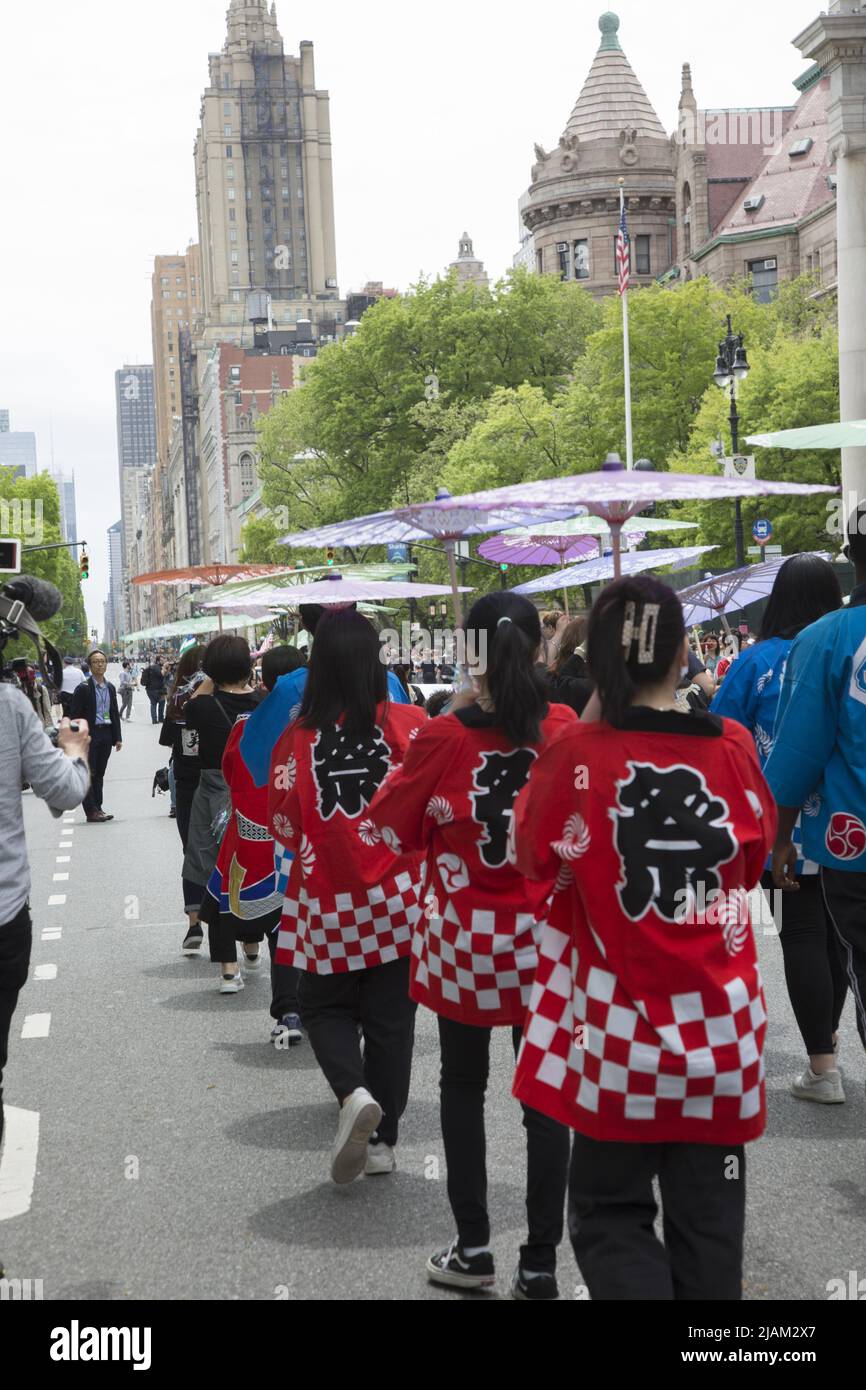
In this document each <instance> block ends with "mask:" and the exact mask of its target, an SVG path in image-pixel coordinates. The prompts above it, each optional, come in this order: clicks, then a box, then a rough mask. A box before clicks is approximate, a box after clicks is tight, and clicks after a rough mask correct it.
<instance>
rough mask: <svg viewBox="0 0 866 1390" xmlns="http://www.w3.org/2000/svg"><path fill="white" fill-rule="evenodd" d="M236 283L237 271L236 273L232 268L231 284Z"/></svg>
mask: <svg viewBox="0 0 866 1390" xmlns="http://www.w3.org/2000/svg"><path fill="white" fill-rule="evenodd" d="M237 283H238V273H237V271H236V270H233V271H232V284H233V285H236V284H237Z"/></svg>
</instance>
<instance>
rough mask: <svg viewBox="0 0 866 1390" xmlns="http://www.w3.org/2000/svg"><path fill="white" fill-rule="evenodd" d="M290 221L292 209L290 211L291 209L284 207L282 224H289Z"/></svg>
mask: <svg viewBox="0 0 866 1390" xmlns="http://www.w3.org/2000/svg"><path fill="white" fill-rule="evenodd" d="M291 220H292V209H291V208H286V207H284V208H283V221H284V222H291Z"/></svg>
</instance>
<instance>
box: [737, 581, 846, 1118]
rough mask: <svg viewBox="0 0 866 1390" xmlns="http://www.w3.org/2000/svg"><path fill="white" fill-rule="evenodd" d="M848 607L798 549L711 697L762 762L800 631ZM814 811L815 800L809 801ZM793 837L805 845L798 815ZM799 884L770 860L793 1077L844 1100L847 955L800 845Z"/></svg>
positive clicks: (794, 1085)
mask: <svg viewBox="0 0 866 1390" xmlns="http://www.w3.org/2000/svg"><path fill="white" fill-rule="evenodd" d="M841 607H842V590H841V588H840V586H839V580H838V578H837V575H836V571H835V570H834V568H833V566H832V565H830V564H828V563H827V561H826V560H823V559H822V558H821V556H820V555H792V556H791V558H790V560H786V561H785V563H784V565H782V568H781V569H780V570H779V573H778V574H777V575H776V581H775V583H774V585H773V591H772V593H771V594H770V600H769V603H768V604H767V608H766V611H765V613H764V620H763V622H762V624H761V631H760V634H759V637H758V641H757V643H756V644H755V645H754V646H751V647H744V648H743V650H742V652H741V654H740V656H739V658H738V659H737V661H735V662H734V664H733V665H732V667H731V669H730V671H729V672H728V675H727V678H726V680H725V683H724V685H723V686H722V688H721V689H720V690H719V693H718V694H717V695H716V698H715V699H714V701H713V705H712V708H713V713H714V714H721V715H727V717H728V718H729V719H736V720H737V722H738V723H740V724H742V725H743V726H744V727H745V728H747V729H748V730H749V733H750V734H751V735H752V737H753V738H754V740H755V747H756V749H757V752H758V760H759V761H760V764H761V767H762V768H763V767H764V765H765V764H766V762H767V759H768V758H769V756H770V749H771V748H772V746H773V736H774V730H775V724H776V712H777V710H778V708H779V696H780V694H781V691H782V677H783V675H784V671H785V664H786V662H787V660H788V653H789V651H790V650H791V647H792V646H793V645H794V638H795V637H796V636H797V635H798V633H800V632H802V631H803V629H804V628H806V627H810V626H811V624H812V623H815V622H817V621H818V619H819V618H823V617H824V615H825V613H835V612H836V610H837V609H839V608H841ZM805 813H806V815H809V814H810V813H811V807H810V804H809V803H807V805H806V807H805ZM794 844H795V845H797V846H799V845H800V844H801V835H800V822H799V820H798V822H797V824H796V826H795V827H794ZM795 882H796V885H797V886H796V889H794V890H792V891H791V892H787V893H782V892H778V891H776V890H774V888H773V879H772V875H771V873H770V865H769V863H768V864H767V866H766V869H765V871H764V875H763V878H762V879H761V885H762V887H763V888H764V889H765V890H766V891H767V892H769V894H770V900H771V901H772V902H774V903H775V904H776V911H775V912H774V918H775V919H776V926H777V929H778V931H779V934H780V939H781V943H782V956H783V959H784V964H785V982H786V984H787V986H788V996H789V998H790V1000H791V1007H792V1008H793V1010H794V1017H795V1018H796V1020H797V1026H798V1028H799V1029H800V1034H801V1036H802V1038H803V1042H804V1045H805V1048H806V1053H807V1055H808V1059H809V1064H808V1066H807V1068H806V1070H805V1071H804V1072H802V1073H801V1075H799V1076H797V1077H795V1078H794V1080H793V1081H792V1082H791V1093H792V1095H794V1096H795V1097H796V1098H797V1099H798V1100H811V1101H817V1102H818V1103H819V1104H823V1105H834V1104H835V1105H839V1104H841V1103H842V1102H843V1101H844V1099H845V1092H844V1090H843V1087H842V1077H841V1075H840V1073H839V1068H838V1066H837V1065H836V1030H837V1029H838V1027H839V1020H840V1018H841V1017H842V1008H843V1006H844V1003H845V996H846V994H847V992H848V980H847V975H846V971H845V962H844V960H843V958H842V952H841V949H840V946H839V942H838V939H837V937H836V933H835V932H834V930H833V927H832V925H831V923H830V922H829V921H828V920H827V915H826V913H825V911H824V902H823V898H822V896H821V875H820V865H818V864H816V863H814V861H813V860H810V859H804V857H803V855H802V854H801V853H800V851H799V848H798V857H797V864H796V870H795Z"/></svg>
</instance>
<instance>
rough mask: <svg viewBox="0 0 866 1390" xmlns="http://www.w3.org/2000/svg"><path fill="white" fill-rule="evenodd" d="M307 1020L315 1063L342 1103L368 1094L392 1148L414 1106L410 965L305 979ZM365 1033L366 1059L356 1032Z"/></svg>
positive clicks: (302, 998) (303, 996) (303, 1010)
mask: <svg viewBox="0 0 866 1390" xmlns="http://www.w3.org/2000/svg"><path fill="white" fill-rule="evenodd" d="M298 993H299V995H300V1004H301V1020H302V1022H303V1024H304V1027H305V1028H306V1030H307V1036H308V1038H309V1040H310V1044H311V1046H312V1049H313V1052H314V1053H315V1054H316V1061H317V1062H318V1064H319V1066H320V1067H321V1068H322V1071H323V1072H324V1073H325V1078H326V1080H327V1082H328V1085H329V1086H330V1088H331V1090H332V1091H333V1092H334V1095H335V1096H336V1097H337V1100H338V1101H340V1102H341V1104H342V1102H343V1101H344V1100H345V1099H346V1097H347V1096H349V1095H351V1094H352V1092H353V1091H357V1089H358V1087H359V1086H364V1087H366V1089H367V1090H368V1091H369V1092H370V1094H371V1096H372V1097H373V1099H374V1100H377V1101H378V1102H379V1104H380V1105H381V1107H382V1121H381V1123H380V1125H379V1130H378V1134H377V1138H378V1140H379V1142H380V1143H382V1144H390V1145H391V1146H392V1147H393V1145H394V1144H396V1142H397V1125H398V1122H399V1120H400V1118H401V1116H402V1115H403V1112H404V1111H405V1109H406V1106H407V1104H408V1101H409V1083H410V1081H411V1077H412V1048H413V1045H414V1042H415V1008H416V1005H415V1003H414V1001H413V1000H411V999H410V998H409V958H408V956H405V957H404V958H403V959H402V960H395V961H391V962H390V964H388V965H374V966H372V967H371V969H369V970H347V971H346V972H345V973H343V974H341V975H310V974H308V973H307V972H306V971H303V972H302V973H301V982H300V988H299V991H298ZM359 1023H360V1024H361V1026H362V1028H363V1032H364V1056H363V1058H362V1057H361V1046H360V1039H359V1037H358V1024H359Z"/></svg>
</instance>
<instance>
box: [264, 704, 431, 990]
mask: <svg viewBox="0 0 866 1390" xmlns="http://www.w3.org/2000/svg"><path fill="white" fill-rule="evenodd" d="M426 719H427V717H426V715H425V714H424V712H423V711H422V710H419V709H415V708H414V707H413V706H411V705H392V704H391V703H390V701H386V702H384V703H383V704H381V705H380V706H379V708H378V711H377V715H376V729H375V730H374V734H373V737H372V738H371V739H368V740H365V741H364V742H363V743H361V744H358V743H357V742H355V741H354V740H351V741H350V740H347V739H346V737H345V735H344V734H343V732H342V721H341V723H340V724H338V725H333V726H331V728H329V729H304V728H301V727H300V726H299V725H298V724H291V725H290V726H289V728H288V729H287V730H286V732H285V733H284V734H283V736H282V738H281V739H280V741H279V743H278V744H277V745H276V747H275V749H274V753H273V757H272V759H271V775H270V779H269V792H268V823H269V826H270V828H271V833H272V834H273V836H274V839H275V840H276V841H277V842H278V851H277V857H278V859H279V858H280V857H281V856H280V852H279V845H282V846H284V847H285V850H286V851H288V852H289V853H292V854H294V856H295V857H294V859H293V861H292V864H291V869H290V871H289V879H288V887H287V889H286V896H285V899H284V902H283V914H282V919H281V921H280V934H279V937H278V938H277V955H276V959H277V964H279V965H294V966H298V967H299V969H301V970H306V971H309V972H310V973H311V974H313V975H331V974H342V973H344V972H346V971H349V970H365V969H369V968H370V967H372V966H375V965H386V964H388V963H389V962H390V961H394V960H398V959H399V958H400V957H401V956H407V955H408V954H409V951H410V949H411V939H412V929H413V927H414V925H415V923H416V922H417V920H418V917H419V915H420V907H419V893H420V887H421V864H420V859H419V856H418V855H417V854H411V853H410V854H403V853H402V852H401V851H400V850H399V849H394V848H391V842H390V841H389V840H388V838H387V837H385V836H382V835H381V834H380V833H379V831H378V830H377V829H376V827H375V826H374V825H373V822H372V821H371V820H370V818H369V804H370V802H371V801H372V799H373V797H374V795H375V792H376V789H377V788H378V787H379V785H380V784H381V783H382V782H383V781H384V779H385V777H386V776H387V774H388V773H389V771H391V770H392V769H393V768H396V767H398V766H399V765H400V764H401V763H402V762H403V759H404V758H405V756H406V752H407V749H408V748H409V746H410V740H411V738H412V736H413V734H416V733H417V732H418V730H419V728H420V726H421V725H423V724H425V723H426Z"/></svg>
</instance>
